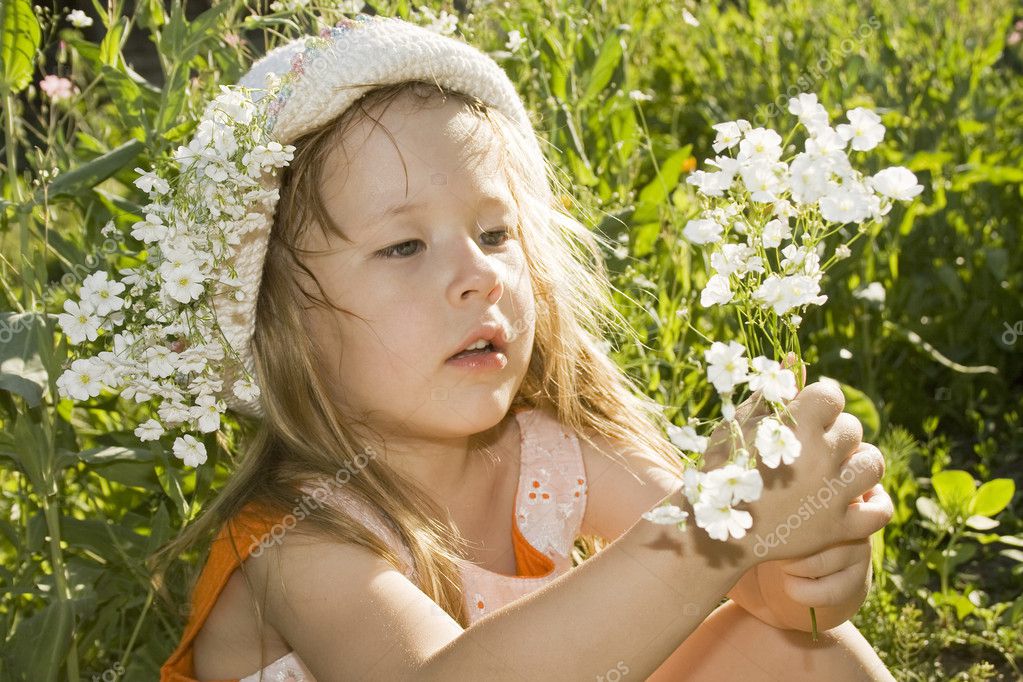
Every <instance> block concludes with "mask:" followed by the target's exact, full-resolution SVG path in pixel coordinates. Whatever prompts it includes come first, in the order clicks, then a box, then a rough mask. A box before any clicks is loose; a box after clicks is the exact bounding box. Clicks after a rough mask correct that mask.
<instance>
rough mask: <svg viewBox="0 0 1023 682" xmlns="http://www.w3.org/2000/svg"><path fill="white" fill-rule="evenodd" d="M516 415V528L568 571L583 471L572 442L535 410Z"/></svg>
mask: <svg viewBox="0 0 1023 682" xmlns="http://www.w3.org/2000/svg"><path fill="white" fill-rule="evenodd" d="M516 417H517V418H518V420H519V428H520V429H521V434H522V455H521V470H520V474H519V490H518V495H517V498H516V520H517V521H518V527H519V529H520V531H521V533H522V535H524V536H525V538H526V539H527V540H528V541H529V543H530V544H531V545H532V546H533V547H535V548H536V549H538V550H539V551H540V552H542V553H544V554H546V555H547V556H549V557H551V559H553V560H554V562H555V564H556V565H557V566H558V567H559V568H570V567H571V555H572V547H573V545H574V544H575V539H576V537H577V536H578V535H579V532H580V529H581V528H582V521H583V513H584V512H585V509H586V491H587V486H586V470H585V468H584V467H583V457H582V450H581V449H580V446H579V441H578V438H576V435H575V434H574V433H572V432H571V430H570V429H566V428H565V427H564V426H563V425H562V424H561V423H560V422H559V421H558V420H557V419H556V418H555V417H554V416H552V415H551V414H549V413H547V412H545V411H543V410H541V409H532V410H528V411H524V412H520V413H517V414H516Z"/></svg>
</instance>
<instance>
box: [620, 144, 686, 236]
mask: <svg viewBox="0 0 1023 682" xmlns="http://www.w3.org/2000/svg"><path fill="white" fill-rule="evenodd" d="M692 150H693V145H691V144H687V145H686V146H685V147H683V148H682V149H679V150H677V151H675V152H674V153H673V154H672V155H671V156H669V157H668V158H667V159H665V160H664V161H663V162H661V165H660V168H659V169H658V173H657V177H655V178H654V179H653V180H651V181H650V182H649V183H647V184H646V186H645V187H643V189H641V190H640V191H639V199H638V200H637V205H636V215H635V216H634V217H633V220H634V221H635V222H637V223H645V222H649V221H654V220H657V219H658V217H659V213H658V207H659V206H660V205H661V204H662V203H664V202H665V200H666V199H667V197H668V194H669V193H670V192H672V191H673V190H674V189H675V188H676V187H677V186H678V179H679V176H681V175H682V167H683V166H684V165H685V162H686V159H688V158H689V157H690V156H692Z"/></svg>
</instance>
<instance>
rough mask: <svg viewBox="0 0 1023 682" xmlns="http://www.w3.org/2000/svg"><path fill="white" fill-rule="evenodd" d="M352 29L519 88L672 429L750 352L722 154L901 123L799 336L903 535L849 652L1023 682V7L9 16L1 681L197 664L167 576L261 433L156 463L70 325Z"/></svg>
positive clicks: (37, 11) (592, 7) (890, 537)
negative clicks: (253, 70)
mask: <svg viewBox="0 0 1023 682" xmlns="http://www.w3.org/2000/svg"><path fill="white" fill-rule="evenodd" d="M71 10H78V11H80V12H81V15H79V14H75V15H71V14H70V12H71ZM356 11H364V12H367V13H371V14H372V13H381V14H388V15H398V16H402V17H403V18H406V19H408V20H410V21H415V22H416V23H420V24H422V25H425V26H429V27H430V28H431V29H432V30H437V31H440V32H444V33H447V34H452V35H457V36H459V37H461V38H463V39H465V40H467V41H468V42H470V43H471V44H473V45H476V46H478V47H479V48H480V49H483V50H485V51H487V52H488V53H489V54H491V56H493V57H494V58H495V60H497V61H498V63H500V64H501V65H502V66H503V67H504V68H505V69H506V71H507V73H508V74H509V76H510V77H511V78H512V80H513V82H515V83H516V85H517V87H518V89H519V92H520V93H521V94H522V96H523V98H524V100H525V101H526V102H527V104H528V105H529V108H530V110H531V113H532V114H533V116H534V120H535V121H536V123H537V130H538V132H539V133H540V134H541V136H542V137H543V139H544V140H545V141H546V142H547V143H549V145H548V146H547V149H546V151H547V154H548V155H549V156H550V158H551V159H552V160H554V161H555V162H556V163H557V165H558V168H559V170H560V172H561V173H562V174H563V182H564V186H565V192H564V193H563V194H562V195H561V199H562V201H563V202H564V204H565V206H566V208H569V209H570V210H571V211H572V212H573V213H574V214H575V215H577V217H579V218H580V219H581V220H583V221H584V222H585V223H586V224H587V225H589V226H591V227H592V229H594V230H596V231H598V232H600V233H601V234H603V235H605V236H607V237H608V238H609V239H611V240H612V241H613V242H614V243H616V244H617V245H618V246H617V247H616V248H614V249H613V250H610V251H608V252H607V253H605V257H606V262H607V265H608V268H609V272H610V274H611V276H612V279H613V282H614V284H615V286H616V289H617V291H616V299H617V300H618V302H619V304H620V307H621V309H622V310H623V312H624V313H625V314H626V317H627V318H628V320H629V322H630V324H631V325H632V327H633V329H634V331H635V335H634V336H629V337H622V338H618V337H615V336H612V337H609V338H608V347H609V352H610V353H611V355H612V356H613V357H614V358H615V359H616V360H617V361H618V362H619V363H620V364H621V365H622V366H623V367H625V368H626V369H627V371H628V372H629V373H630V374H631V375H633V376H634V377H636V378H637V379H638V380H639V381H640V382H641V384H642V385H643V386H644V387H645V390H646V391H647V392H648V393H649V394H650V395H651V396H654V397H655V398H656V399H657V400H658V401H660V402H661V403H662V404H664V405H665V407H666V409H667V410H668V414H669V416H671V417H672V418H673V419H674V420H675V423H677V424H679V425H682V424H685V423H686V419H687V418H688V417H690V416H699V417H712V416H715V414H714V411H715V410H716V409H717V408H716V401H715V400H713V398H714V395H713V394H712V392H711V391H708V390H707V387H706V386H705V377H704V376H703V374H702V373H701V370H700V363H701V361H702V357H703V350H704V349H705V348H706V347H707V343H706V341H705V340H704V337H708V338H714V339H721V340H724V339H727V338H733V337H736V334H737V330H736V329H735V328H734V325H733V323H732V322H731V321H730V320H729V319H728V318H727V317H726V316H725V315H723V314H721V313H720V312H718V311H717V310H708V309H706V308H703V307H702V306H700V304H699V291H700V290H701V289H702V287H703V285H704V284H705V282H706V279H707V275H706V268H705V265H704V262H703V259H702V256H701V255H700V254H699V252H695V251H693V250H692V249H691V247H690V245H689V244H687V243H686V242H685V241H684V240H683V239H681V237H680V234H681V229H682V227H683V226H684V225H685V223H686V222H687V220H688V219H690V218H692V217H694V216H695V215H696V213H697V212H698V211H699V208H700V207H699V204H698V201H697V197H696V194H695V190H694V189H693V187H692V186H691V185H687V184H686V183H685V182H684V180H685V177H686V175H687V174H688V173H691V172H692V171H693V170H695V169H696V168H704V167H705V162H704V160H705V159H706V158H707V157H713V156H714V153H713V151H712V149H711V142H712V141H713V138H714V131H713V129H712V128H711V126H712V125H713V124H715V123H718V122H721V121H727V120H734V119H737V118H746V119H748V120H750V121H751V122H752V123H753V124H754V126H757V125H763V126H767V127H772V128H774V129H776V130H778V131H779V132H780V133H781V134H782V136H783V137H784V136H785V134H786V133H787V132H788V131H789V130H791V128H792V127H793V125H794V124H795V120H794V117H792V116H791V115H790V114H789V113H788V110H787V101H788V98H789V97H792V96H794V95H796V94H799V93H801V92H813V93H816V94H817V96H818V98H819V99H820V101H821V102H822V103H823V104H824V106H825V107H826V108H827V109H828V111H829V113H830V114H831V118H832V121H837V120H839V119H842V118H843V117H844V113H845V111H847V110H849V109H852V108H854V107H857V106H862V107H866V108H869V109H872V110H874V111H876V112H878V113H879V114H880V115H881V117H882V121H883V123H884V125H885V126H886V128H887V133H886V136H885V139H884V141H883V142H882V143H881V145H880V146H879V147H878V148H877V149H875V150H873V151H872V152H870V153H869V154H863V156H862V161H860V160H857V161H856V162H854V163H856V164H857V166H856V167H857V168H858V169H859V170H861V171H863V172H865V173H870V172H874V171H876V170H877V169H879V168H880V167H884V166H892V165H902V166H906V167H908V168H909V169H911V170H912V171H913V172H914V173H915V174H916V176H917V178H918V180H919V182H920V183H921V184H922V185H923V186H924V191H923V193H922V194H920V195H919V196H918V197H916V199H914V200H913V201H912V202H909V203H906V204H901V205H899V206H896V207H895V208H894V209H893V211H892V213H891V214H889V215H888V216H886V221H885V222H884V223H883V224H882V225H880V226H877V227H876V228H872V229H871V230H870V232H869V233H868V234H866V235H864V236H863V237H862V238H860V239H859V240H857V242H856V243H855V245H854V247H853V253H852V256H851V257H850V258H847V259H845V260H842V261H840V262H839V263H838V264H837V265H836V266H835V267H834V268H833V269H832V270H830V271H829V273H828V275H827V276H826V277H825V280H824V282H823V283H822V286H823V291H824V293H826V294H827V295H828V297H829V299H828V302H827V303H826V304H825V305H824V306H822V307H819V308H814V309H810V310H809V311H808V313H807V314H806V315H805V316H804V321H803V323H802V326H801V328H800V348H801V350H802V353H803V357H804V359H805V360H806V361H807V362H808V363H809V364H810V366H809V371H808V380H809V381H815V380H817V379H819V378H820V377H822V376H829V377H832V378H834V379H836V380H838V381H840V382H841V383H842V385H843V390H844V391H845V393H846V398H847V407H846V409H847V411H850V412H853V413H854V414H856V415H857V416H858V417H859V418H860V419H861V421H862V422H863V423H864V427H865V436H864V439H865V440H868V441H870V442H873V443H875V444H877V445H878V446H879V447H880V449H881V450H882V452H883V453H884V454H885V455H886V457H887V459H888V469H887V471H886V474H885V480H884V484H885V487H886V489H887V490H888V492H889V493H890V494H891V495H892V497H893V499H894V500H895V503H896V514H895V517H894V519H893V520H892V522H891V523H890V524H889V525H888V526H887V527H886V528H885V529H883V531H881V532H880V533H879V535H878V537H877V538H876V539H877V540H878V542H877V551H876V552H875V563H874V571H875V575H874V583H873V587H872V589H871V593H870V595H869V597H868V599H867V602H866V603H865V604H864V607H863V608H862V609H861V611H860V613H859V614H857V616H856V618H855V619H854V621H853V622H854V623H855V624H856V625H857V627H859V628H860V629H861V630H862V631H863V632H864V634H865V635H866V636H867V637H868V639H869V640H870V641H871V643H872V644H873V645H874V647H875V648H876V649H877V650H878V652H879V653H880V654H881V656H882V657H883V659H884V660H885V662H886V663H887V664H888V665H889V667H890V668H891V669H892V671H893V673H894V674H895V675H896V677H897V678H898V679H900V680H983V679H994V680H1017V679H1023V677H1021V671H1020V665H1021V664H1020V660H1021V657H1023V637H1021V630H1023V596H1021V592H1023V591H1021V585H1023V523H1021V520H1020V515H1021V510H1023V505H1021V502H1020V499H1021V498H1020V495H1019V494H1018V493H1017V490H1018V487H1019V486H1018V484H1019V483H1020V480H1021V474H1020V464H1021V459H1020V452H1021V442H1023V425H1021V420H1020V415H1021V411H1023V245H1021V243H1020V238H1021V227H1020V218H1021V216H1023V192H1021V187H1023V185H1021V182H1023V163H1021V156H1023V151H1021V150H1023V146H1021V137H1023V126H1021V121H1023V88H1021V77H1023V5H1021V4H1020V3H1019V2H1008V1H1006V0H990V1H987V2H965V1H962V2H953V1H951V0H948V1H937V0H934V1H927V2H924V1H922V0H905V1H903V2H884V1H881V0H859V1H857V2H848V1H847V0H816V1H813V2H811V1H810V0H788V1H785V2H757V1H749V2H704V3H698V2H683V1H681V0H671V1H669V2H663V1H658V2H652V1H649V0H623V1H622V2H597V1H593V2H585V1H581V0H577V1H575V2H562V1H559V0H551V1H549V2H537V1H535V0H532V1H527V2H521V3H499V2H464V3H437V2H426V3H424V4H422V5H419V4H416V5H415V6H411V5H410V4H409V3H405V2H379V3H363V2H342V3H325V4H324V3H318V2H316V1H315V0H276V1H275V2H273V3H266V2H240V1H238V0H224V1H223V2H217V3H212V4H211V3H202V2H188V3H179V2H167V1H165V0H147V1H146V2H139V3H117V2H110V3H109V4H102V3H100V2H99V0H95V2H78V3H74V4H58V5H45V4H35V3H33V2H31V1H30V0H4V2H3V22H4V24H3V25H4V33H3V52H2V54H3V59H4V63H3V72H2V74H0V75H2V77H3V83H2V90H0V107H2V110H3V116H2V118H3V122H2V124H0V125H2V130H3V142H4V151H3V153H2V158H0V162H2V163H3V165H4V175H3V185H2V190H3V192H2V196H0V217H2V223H0V256H2V259H0V276H2V284H3V287H2V292H3V299H2V305H3V309H2V310H3V312H2V313H0V315H2V318H0V363H2V364H0V425H2V428H0V491H2V494H0V508H2V511H3V513H2V514H0V529H2V531H3V532H2V535H0V556H2V562H0V586H2V593H3V597H2V603H0V626H2V628H3V631H2V641H3V647H2V651H0V666H2V667H0V679H12V680H14V679H23V680H33V681H37V680H53V679H104V680H107V679H122V678H123V679H132V680H135V679H154V678H155V676H156V670H157V669H158V667H159V665H160V664H161V663H162V662H163V660H165V658H166V656H167V655H168V654H169V653H170V651H171V650H172V649H173V648H174V646H175V645H176V643H177V641H178V638H179V637H180V632H181V627H182V625H183V623H182V621H181V620H180V618H179V615H178V614H177V613H176V612H175V610H174V609H171V608H169V607H168V606H166V605H163V604H162V603H161V602H160V601H159V600H158V599H155V598H154V592H153V589H152V586H151V585H150V583H149V580H148V577H147V569H146V566H145V563H144V560H145V557H146V556H147V555H148V554H149V553H151V552H152V551H153V550H154V549H156V547H158V546H159V545H160V544H161V543H162V542H163V541H165V540H166V539H167V538H168V537H170V536H171V535H172V534H174V533H175V532H176V531H177V530H179V529H180V528H181V527H183V526H184V525H186V524H187V522H188V520H189V519H191V518H193V517H194V516H195V515H196V514H197V513H198V511H199V510H200V509H201V508H202V505H203V502H204V501H205V500H207V499H209V498H210V496H212V495H214V494H215V492H216V490H217V487H218V485H219V483H220V482H221V481H222V480H223V478H224V476H226V475H227V473H228V472H229V471H230V467H231V461H232V458H233V457H234V456H235V454H236V452H237V443H238V442H239V439H241V438H243V437H244V436H245V434H246V433H248V432H249V429H250V428H251V424H246V423H244V422H243V421H237V420H235V419H233V418H232V419H228V420H226V421H225V424H224V428H223V430H222V432H221V433H220V435H219V436H214V435H210V437H209V439H208V441H207V442H206V447H207V451H208V452H209V453H210V460H209V462H208V463H207V465H206V466H204V467H201V468H199V469H198V470H192V469H191V468H188V467H183V466H181V463H180V461H178V460H175V459H174V457H173V456H172V455H170V454H169V452H168V451H169V445H168V444H167V443H162V444H161V445H160V446H158V447H155V448H148V449H144V448H140V447H139V445H140V444H139V443H138V441H137V439H135V437H134V436H133V434H132V429H133V428H134V426H135V425H136V424H138V423H140V422H142V421H145V419H147V418H148V415H147V414H146V413H145V410H146V409H148V408H146V407H144V406H138V405H136V404H134V402H131V401H125V400H121V399H120V398H119V397H118V396H112V395H106V394H104V395H101V396H99V397H97V398H95V399H93V400H91V401H89V402H88V403H86V404H80V403H74V404H73V403H72V402H70V401H67V400H63V401H62V400H60V399H59V397H58V396H57V394H56V391H55V384H54V382H55V381H56V379H57V377H58V376H59V374H60V367H61V365H62V364H63V363H64V361H65V360H66V358H67V342H66V340H65V339H64V338H63V336H62V335H61V334H60V333H59V330H58V328H57V327H56V325H55V316H56V313H58V312H60V311H61V309H62V306H63V303H64V301H65V300H66V299H67V298H69V297H73V294H74V291H75V290H76V289H77V286H78V284H80V282H81V280H82V279H83V278H84V277H85V276H86V275H88V274H90V273H91V272H93V271H95V270H99V269H107V270H110V269H111V268H115V267H127V266H128V264H129V263H131V262H132V260H133V258H134V251H133V249H134V246H133V245H132V244H134V241H133V240H131V239H130V237H127V234H128V233H129V232H130V228H131V225H132V224H133V223H135V222H137V221H139V220H142V219H143V209H142V207H143V205H144V204H145V202H146V201H147V198H146V196H145V195H144V194H143V193H142V192H140V191H139V190H138V188H137V187H135V186H134V185H133V184H132V183H133V180H134V179H135V178H136V177H137V176H138V172H137V171H135V170H134V169H136V168H142V169H147V170H148V169H149V168H151V167H152V165H153V160H154V159H156V158H160V157H161V156H166V155H168V154H169V153H170V152H171V151H173V149H174V148H176V147H177V146H178V145H180V144H184V143H185V142H186V141H187V139H188V137H189V135H190V133H191V132H192V129H193V127H194V119H195V115H196V112H197V111H200V110H201V107H202V104H203V103H204V102H205V101H208V100H209V99H212V97H213V96H214V95H215V94H216V93H217V92H218V90H217V86H218V84H220V83H233V82H235V81H236V80H237V78H238V77H239V76H240V75H241V74H242V73H244V72H245V71H246V70H247V68H248V66H249V65H250V64H251V63H252V61H253V60H254V59H256V58H258V57H259V56H260V55H262V54H263V53H264V52H265V50H266V49H267V47H268V46H273V45H276V44H279V43H280V42H283V41H285V40H287V39H289V38H291V37H294V36H297V35H299V34H301V33H305V32H313V31H316V30H318V28H319V27H321V26H325V25H331V24H333V23H335V22H336V21H337V19H339V18H341V17H342V16H352V15H353V14H354V12H356ZM82 15H84V17H85V18H78V17H81V16H82ZM72 17H75V18H72ZM111 224H112V226H113V227H112V228H108V229H109V230H112V231H108V232H106V233H104V232H101V230H103V229H104V228H105V227H108V226H110V225H111ZM184 559H185V560H186V561H193V562H194V561H198V560H199V558H198V557H184ZM583 559H585V552H583V553H582V554H581V555H580V560H583ZM170 588H171V589H172V590H173V591H176V594H178V595H179V596H180V598H181V600H182V603H184V601H185V600H186V599H187V595H186V594H185V591H184V586H183V585H182V584H178V585H171V586H170Z"/></svg>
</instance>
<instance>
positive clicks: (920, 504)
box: [916, 496, 948, 528]
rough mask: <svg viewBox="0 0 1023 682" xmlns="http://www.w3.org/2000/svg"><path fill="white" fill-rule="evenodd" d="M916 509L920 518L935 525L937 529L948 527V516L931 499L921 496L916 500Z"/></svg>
mask: <svg viewBox="0 0 1023 682" xmlns="http://www.w3.org/2000/svg"><path fill="white" fill-rule="evenodd" d="M916 509H917V511H918V512H920V516H922V517H924V518H925V519H927V520H928V521H931V522H932V523H934V524H936V525H937V526H938V527H939V528H947V527H948V516H947V515H946V514H945V512H944V511H942V509H941V507H939V506H938V504H937V503H936V502H935V501H934V500H932V499H931V498H929V497H923V496H921V497H918V498H916Z"/></svg>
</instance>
